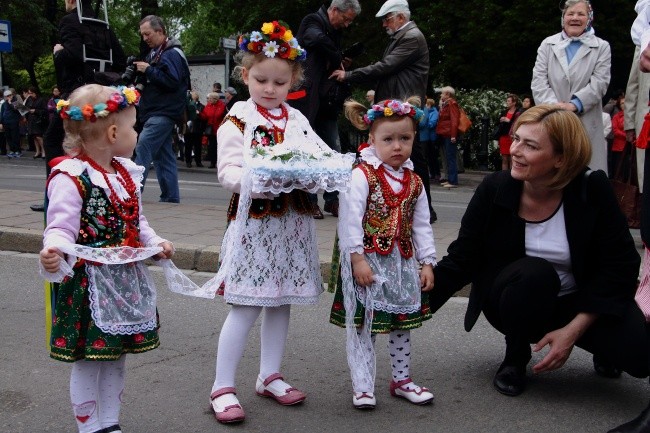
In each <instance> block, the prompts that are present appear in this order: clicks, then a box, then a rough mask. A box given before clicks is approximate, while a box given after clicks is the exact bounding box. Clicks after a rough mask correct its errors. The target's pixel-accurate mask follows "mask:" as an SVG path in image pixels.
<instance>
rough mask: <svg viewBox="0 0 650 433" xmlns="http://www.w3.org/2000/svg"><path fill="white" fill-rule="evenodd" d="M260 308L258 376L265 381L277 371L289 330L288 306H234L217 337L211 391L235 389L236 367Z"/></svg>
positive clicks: (289, 309)
mask: <svg viewBox="0 0 650 433" xmlns="http://www.w3.org/2000/svg"><path fill="white" fill-rule="evenodd" d="M262 309H263V310H264V316H263V318H262V329H261V346H262V347H261V353H260V377H262V378H263V379H264V378H266V377H268V376H270V375H271V374H273V373H278V372H279V371H280V365H281V364H282V357H283V355H284V347H285V344H286V342H287V333H288V331H289V318H290V315H291V306H290V305H282V306H280V307H252V306H246V305H233V306H232V309H231V310H230V313H228V317H226V320H225V322H224V323H223V327H222V328H221V334H220V335H219V347H218V348H217V365H216V378H215V380H214V384H213V385H212V392H214V391H216V390H218V389H221V388H225V387H234V386H235V376H236V374H237V367H238V366H239V361H240V360H241V357H242V355H243V354H244V350H245V349H246V341H247V340H248V334H249V332H250V330H251V328H252V327H253V324H254V323H255V320H257V317H258V316H259V315H260V313H261V312H262Z"/></svg>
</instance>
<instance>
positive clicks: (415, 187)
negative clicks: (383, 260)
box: [358, 163, 423, 258]
mask: <svg viewBox="0 0 650 433" xmlns="http://www.w3.org/2000/svg"><path fill="white" fill-rule="evenodd" d="M358 167H359V168H360V169H361V170H362V171H363V173H364V174H365V175H366V179H367V180H368V199H367V202H366V214H365V215H364V217H363V221H362V224H363V233H364V234H363V248H364V250H365V252H366V253H372V252H375V253H378V254H382V255H388V254H390V252H391V251H392V250H393V245H394V244H395V243H397V246H398V248H399V251H400V253H401V254H402V257H404V258H410V257H412V256H413V244H412V241H411V239H412V234H413V215H414V213H415V204H416V202H417V199H418V197H419V195H420V193H421V192H422V188H423V187H422V181H420V178H419V177H418V176H417V175H416V174H415V173H413V172H412V171H411V170H409V169H404V176H405V178H406V177H408V178H409V181H408V183H407V184H406V185H405V186H404V188H405V189H406V191H400V192H399V193H395V192H394V191H393V190H392V188H391V187H390V186H389V185H388V182H387V181H386V180H385V179H383V180H384V182H382V179H380V178H379V176H383V175H382V174H381V173H378V172H377V170H376V169H374V168H373V167H372V166H371V165H369V164H367V163H361V164H359V166H358ZM382 183H383V185H382ZM398 194H399V195H403V199H402V200H399V201H397V202H396V200H395V198H396V196H397V195H398Z"/></svg>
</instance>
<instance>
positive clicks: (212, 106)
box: [199, 92, 226, 168]
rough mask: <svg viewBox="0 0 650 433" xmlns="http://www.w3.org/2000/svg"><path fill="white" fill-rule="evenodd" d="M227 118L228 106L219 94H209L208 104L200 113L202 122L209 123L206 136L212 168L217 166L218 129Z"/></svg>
mask: <svg viewBox="0 0 650 433" xmlns="http://www.w3.org/2000/svg"><path fill="white" fill-rule="evenodd" d="M225 116H226V104H225V103H224V102H223V101H222V100H221V99H219V94H218V93H215V92H212V93H208V103H207V105H206V106H205V108H203V111H201V112H200V113H199V117H200V118H201V120H203V121H205V122H207V126H206V128H205V132H204V134H205V135H206V136H207V137H208V155H207V158H208V159H209V160H210V168H215V167H216V166H217V129H219V125H221V121H222V120H223V118H224V117H225Z"/></svg>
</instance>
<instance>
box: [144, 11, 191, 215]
mask: <svg viewBox="0 0 650 433" xmlns="http://www.w3.org/2000/svg"><path fill="white" fill-rule="evenodd" d="M140 35H141V36H142V40H143V41H144V42H145V43H146V44H147V45H148V46H149V47H150V48H151V52H150V53H149V54H148V55H147V58H146V59H145V61H136V62H133V65H134V66H135V67H136V70H137V71H138V74H139V75H140V77H137V78H136V80H135V81H136V82H138V81H140V82H143V89H142V91H141V93H142V97H141V99H140V105H139V110H138V118H139V121H140V124H141V125H142V131H141V132H140V135H139V137H138V144H137V145H136V148H135V153H136V157H135V163H136V164H138V165H142V166H143V167H144V169H145V170H144V179H143V181H142V183H143V186H144V182H145V181H146V179H147V174H148V173H149V167H150V166H151V162H153V165H154V168H155V169H156V176H157V177H158V183H159V184H160V190H161V194H160V201H162V202H170V203H179V202H180V194H179V190H178V167H177V165H176V155H175V153H174V149H173V140H172V134H173V132H174V126H175V125H176V124H177V123H180V122H181V121H182V119H183V113H184V112H185V103H186V95H187V91H188V89H189V88H190V70H189V66H188V64H187V59H186V58H185V54H184V53H183V51H182V50H181V44H180V42H179V41H177V40H176V39H173V38H169V37H167V31H166V29H165V24H164V23H163V21H162V19H161V18H160V17H157V16H155V15H149V16H147V17H145V18H143V19H142V21H140ZM140 78H142V79H140Z"/></svg>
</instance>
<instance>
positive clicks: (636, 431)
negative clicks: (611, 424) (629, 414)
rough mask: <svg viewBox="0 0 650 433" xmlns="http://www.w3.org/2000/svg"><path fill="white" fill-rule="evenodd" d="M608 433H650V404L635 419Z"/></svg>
mask: <svg viewBox="0 0 650 433" xmlns="http://www.w3.org/2000/svg"><path fill="white" fill-rule="evenodd" d="M607 433H650V404H649V405H648V406H647V407H646V408H645V409H643V411H642V412H641V413H640V414H639V416H637V417H636V418H634V419H633V420H632V421H628V422H626V423H625V424H623V425H619V426H618V427H616V428H614V429H612V430H610V431H608V432H607Z"/></svg>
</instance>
